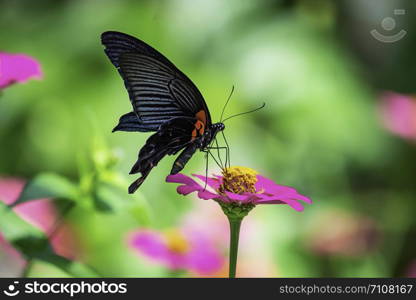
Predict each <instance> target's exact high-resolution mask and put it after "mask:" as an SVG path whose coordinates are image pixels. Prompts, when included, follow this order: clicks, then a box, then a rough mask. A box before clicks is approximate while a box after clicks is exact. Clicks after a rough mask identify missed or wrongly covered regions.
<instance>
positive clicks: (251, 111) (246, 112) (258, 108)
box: [222, 102, 266, 122]
mask: <svg viewBox="0 0 416 300" xmlns="http://www.w3.org/2000/svg"><path fill="white" fill-rule="evenodd" d="M265 106H266V103H265V102H263V104H262V105H261V106H259V107H257V108H255V109H252V110H249V111H245V112H241V113H238V114H235V115H232V116H229V117H228V118H225V119H224V120H223V121H222V122H225V121H227V120H229V119H231V118H234V117H237V116H241V115H246V114H250V113H253V112H255V111H258V110H260V109H262V108H263V107H265Z"/></svg>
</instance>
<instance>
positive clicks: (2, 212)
mask: <svg viewBox="0 0 416 300" xmlns="http://www.w3.org/2000/svg"><path fill="white" fill-rule="evenodd" d="M0 231H1V233H3V235H4V237H5V238H6V240H8V241H9V242H10V243H12V244H15V243H18V241H22V240H24V239H27V240H34V239H43V238H44V237H45V235H44V234H43V232H42V231H40V230H39V229H37V228H36V227H33V226H32V225H30V224H29V223H27V222H26V221H24V220H23V219H22V218H20V217H19V216H18V215H17V214H16V213H15V212H14V211H13V210H12V209H11V208H10V207H9V206H7V205H6V204H4V203H3V202H1V201H0ZM15 246H17V248H18V247H19V245H18V244H17V245H15ZM18 250H23V249H18ZM22 252H23V251H22Z"/></svg>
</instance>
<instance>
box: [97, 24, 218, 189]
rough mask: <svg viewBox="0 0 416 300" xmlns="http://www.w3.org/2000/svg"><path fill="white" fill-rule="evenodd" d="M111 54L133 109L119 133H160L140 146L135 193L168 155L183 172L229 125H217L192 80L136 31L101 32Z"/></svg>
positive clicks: (133, 187)
mask: <svg viewBox="0 0 416 300" xmlns="http://www.w3.org/2000/svg"><path fill="white" fill-rule="evenodd" d="M101 42H102V44H103V45H104V46H105V50H104V51H105V53H106V54H107V56H108V57H109V59H110V60H111V62H112V63H113V65H114V66H115V67H116V68H117V70H118V71H119V73H120V75H121V77H122V78H123V80H124V84H125V86H126V88H127V91H128V93H129V97H130V101H131V103H132V106H133V111H132V112H130V113H127V114H125V115H123V116H121V118H120V121H119V124H118V125H117V126H116V127H115V128H114V129H113V132H114V131H141V132H147V131H156V133H154V134H153V135H151V136H150V137H149V138H148V139H147V141H146V144H145V145H144V146H143V147H142V148H141V149H140V152H139V158H138V160H137V162H136V163H135V164H134V166H133V168H132V169H131V171H130V174H136V173H141V177H140V178H139V179H137V180H135V181H134V182H133V183H132V184H131V185H130V187H129V193H134V192H135V191H136V190H137V189H138V188H139V187H140V185H141V184H142V183H143V181H144V180H145V179H146V177H147V175H149V173H150V171H151V170H152V168H154V167H155V166H156V165H157V164H158V162H159V161H160V160H161V159H162V158H163V157H164V156H165V155H174V154H176V153H178V152H179V151H180V150H182V149H184V150H183V151H182V152H181V153H180V154H179V156H178V157H177V158H176V160H175V162H174V164H173V166H172V170H171V172H170V173H171V174H176V173H178V172H180V171H181V170H182V169H183V168H184V166H185V165H186V163H187V162H188V160H189V159H190V158H191V157H192V155H193V154H194V153H195V151H196V150H197V149H200V150H201V151H205V150H206V149H207V148H208V146H209V145H210V143H211V141H212V140H213V139H214V138H215V136H216V134H217V133H218V132H219V131H222V130H224V124H223V123H221V122H220V123H215V124H212V123H211V116H210V114H209V110H208V107H207V105H206V103H205V101H204V98H203V97H202V95H201V93H200V92H199V90H198V88H197V87H196V86H195V85H194V84H193V83H192V81H191V80H190V79H189V78H188V77H187V76H186V75H185V74H184V73H182V72H181V71H180V70H179V69H178V68H176V67H175V65H174V64H173V63H171V62H170V61H169V60H168V59H167V58H166V57H165V56H163V55H162V54H161V53H159V52H158V51H157V50H155V49H154V48H152V47H151V46H149V45H147V44H146V43H145V42H143V41H141V40H139V39H137V38H134V37H132V36H130V35H127V34H124V33H121V32H114V31H107V32H104V33H103V34H102V35H101Z"/></svg>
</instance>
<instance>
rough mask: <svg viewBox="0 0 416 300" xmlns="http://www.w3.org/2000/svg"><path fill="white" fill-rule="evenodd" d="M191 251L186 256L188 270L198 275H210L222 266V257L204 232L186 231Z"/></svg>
mask: <svg viewBox="0 0 416 300" xmlns="http://www.w3.org/2000/svg"><path fill="white" fill-rule="evenodd" d="M186 236H187V237H188V239H189V242H190V244H191V250H190V251H189V252H188V253H187V254H186V260H187V263H188V267H189V269H191V270H193V271H195V272H196V273H197V274H200V275H212V274H215V273H216V272H218V271H220V269H221V268H222V266H223V264H224V258H223V255H221V253H220V251H219V250H218V249H217V248H216V245H215V244H214V243H213V241H211V240H210V239H209V236H207V235H206V234H205V233H204V232H201V231H187V232H186Z"/></svg>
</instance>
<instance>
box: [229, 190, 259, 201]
mask: <svg viewBox="0 0 416 300" xmlns="http://www.w3.org/2000/svg"><path fill="white" fill-rule="evenodd" d="M225 194H226V195H227V197H228V198H229V199H230V200H233V201H235V202H241V203H247V202H249V200H250V198H251V196H252V194H241V195H240V194H236V193H232V192H228V191H225Z"/></svg>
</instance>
